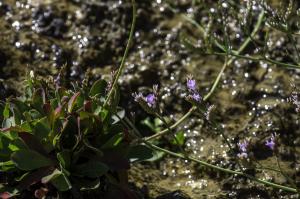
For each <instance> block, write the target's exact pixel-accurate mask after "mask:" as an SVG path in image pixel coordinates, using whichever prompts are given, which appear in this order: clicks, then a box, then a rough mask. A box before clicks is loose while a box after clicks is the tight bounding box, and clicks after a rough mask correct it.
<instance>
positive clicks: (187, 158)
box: [145, 142, 297, 193]
mask: <svg viewBox="0 0 300 199" xmlns="http://www.w3.org/2000/svg"><path fill="white" fill-rule="evenodd" d="M145 144H146V145H147V146H149V147H150V148H152V149H155V150H158V151H161V152H164V153H166V154H169V155H172V156H174V157H177V158H181V159H186V160H190V161H193V162H196V163H199V164H200V165H203V166H206V167H209V168H212V169H215V170H218V171H222V172H225V173H230V174H235V175H239V176H244V177H246V178H249V179H250V180H253V181H255V182H258V183H261V184H264V185H267V186H271V187H273V188H278V189H282V190H285V191H288V192H293V193H297V190H296V189H295V188H292V187H288V186H284V185H280V184H277V183H273V182H269V181H266V180H261V179H258V178H256V177H254V176H251V175H249V174H246V173H243V172H241V171H235V170H231V169H226V168H223V167H219V166H216V165H213V164H210V163H208V162H205V161H202V160H198V159H196V158H193V157H185V156H183V155H181V154H178V153H174V152H172V151H169V150H167V149H163V148H160V147H158V146H156V145H154V144H151V143H149V142H147V143H145Z"/></svg>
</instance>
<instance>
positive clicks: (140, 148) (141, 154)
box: [127, 145, 153, 162]
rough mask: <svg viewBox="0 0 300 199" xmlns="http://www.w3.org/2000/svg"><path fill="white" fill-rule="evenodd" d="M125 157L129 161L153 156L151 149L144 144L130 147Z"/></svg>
mask: <svg viewBox="0 0 300 199" xmlns="http://www.w3.org/2000/svg"><path fill="white" fill-rule="evenodd" d="M127 157H128V159H129V160H130V162H141V161H146V160H147V159H150V158H152V157H153V151H152V150H151V149H149V148H148V147H147V146H145V145H137V146H133V147H130V149H129V153H128V156H127Z"/></svg>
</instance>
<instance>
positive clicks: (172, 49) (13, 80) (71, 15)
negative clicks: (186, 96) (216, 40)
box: [0, 0, 300, 199]
mask: <svg viewBox="0 0 300 199" xmlns="http://www.w3.org/2000/svg"><path fill="white" fill-rule="evenodd" d="M191 5H192V4H191V1H188V0H180V1H176V2H173V3H171V4H167V3H166V2H164V1H160V0H156V1H154V0H139V1H138V2H137V7H138V18H137V26H136V31H135V35H134V42H133V45H132V48H131V49H130V53H129V57H128V59H127V62H126V66H127V68H126V70H125V74H124V75H123V76H122V78H121V80H120V85H121V90H122V91H124V92H122V101H121V105H122V106H123V107H126V109H127V112H128V113H129V112H135V115H136V118H138V121H142V120H143V119H144V118H146V117H147V115H146V114H145V112H143V111H142V110H141V109H140V108H139V107H138V106H137V105H136V104H135V103H134V102H133V99H132V97H131V93H133V92H135V91H138V90H139V91H147V90H149V88H151V87H152V85H153V84H158V85H159V87H160V91H161V99H162V102H161V106H162V108H163V111H164V114H165V115H166V116H169V117H171V118H172V120H173V121H176V120H177V119H178V118H180V116H181V115H182V114H183V113H184V112H185V111H187V110H188V108H189V107H190V105H189V104H188V103H187V102H185V100H183V98H182V93H184V92H185V90H186V88H185V81H186V76H187V74H193V75H194V77H195V79H196V80H197V81H198V84H199V87H200V89H199V90H200V92H201V94H202V95H204V94H205V93H207V92H208V91H209V88H210V87H211V85H212V83H213V81H214V79H215V77H216V76H217V74H218V72H219V70H220V69H221V67H222V64H223V58H222V57H217V56H203V55H199V54H198V53H196V52H190V51H188V50H187V49H186V48H185V47H184V46H183V45H182V43H181V41H180V36H181V35H182V34H189V35H193V36H194V37H196V38H197V37H200V36H199V34H200V33H199V32H198V31H197V30H196V29H195V27H194V26H193V25H191V24H190V23H189V22H188V21H187V20H186V18H184V17H183V16H182V14H185V15H191V16H192V14H194V16H195V20H197V21H199V22H201V23H204V24H205V23H206V22H207V17H206V14H207V12H208V11H207V8H204V7H203V6H196V7H191ZM170 6H172V7H173V8H175V9H176V11H177V12H178V13H177V14H174V13H173V12H172V10H171V9H170ZM214 6H215V4H213V3H211V7H212V8H214ZM130 23H131V4H130V2H129V1H125V0H102V1H93V0H90V1H84V0H60V1H58V0H52V1H50V0H45V1H39V0H4V1H0V30H1V31H0V40H1V46H0V80H1V81H0V97H1V99H2V100H3V99H5V98H6V97H8V96H9V95H12V94H18V93H21V92H22V85H23V82H22V81H23V80H24V79H25V77H26V74H27V73H28V72H29V71H30V70H34V71H35V72H36V73H37V74H38V75H41V76H44V77H45V78H53V76H55V74H57V72H58V71H59V70H60V69H61V68H62V67H63V66H65V68H66V72H65V73H64V75H65V78H66V79H69V80H75V81H81V80H82V79H83V78H84V76H85V73H86V71H89V74H91V78H92V79H96V78H99V77H104V78H108V77H109V74H110V72H111V71H112V70H116V69H117V66H118V64H119V62H120V58H121V56H122V54H123V51H124V48H125V45H126V41H127V37H128V34H129V28H130ZM232 23H233V24H234V23H235V22H234V21H233V22H232ZM237 31H239V30H237ZM240 31H241V30H240ZM234 37H235V35H233V38H234ZM260 38H261V37H260V35H258V38H257V39H260ZM270 38H271V41H273V43H271V44H270V46H269V47H270V52H271V53H272V54H271V56H273V57H276V58H279V59H280V58H281V59H283V60H287V59H288V57H286V56H285V54H282V52H283V51H284V50H283V47H287V48H291V47H290V43H289V41H288V39H287V38H286V37H284V35H283V34H282V33H280V32H277V31H273V32H271V33H270ZM243 39H244V38H243V37H238V38H235V40H234V41H236V43H237V44H238V43H239V42H240V40H241V41H242V40H243ZM251 48H253V46H250V47H249V49H246V51H247V52H248V51H249V52H250V50H251ZM299 75H300V73H299V70H289V69H285V68H281V67H276V66H274V65H272V64H267V63H264V62H259V63H254V62H249V61H241V60H239V61H234V62H233V64H231V65H230V67H228V68H227V70H226V71H225V74H224V75H223V76H222V79H221V82H220V86H219V87H218V88H217V90H216V92H215V94H214V95H213V96H212V97H211V98H210V100H209V104H213V105H214V106H215V107H216V108H215V109H214V110H213V111H212V113H211V117H212V118H213V119H214V120H216V121H218V123H220V124H221V125H222V127H223V129H224V131H225V134H226V135H227V136H228V137H229V138H230V142H231V143H232V144H233V145H236V143H237V142H238V141H239V140H240V139H245V138H251V146H252V148H251V151H252V153H253V156H254V157H255V158H256V159H257V160H258V161H259V162H260V163H262V164H264V165H265V166H273V167H274V165H276V159H275V158H274V156H273V155H272V153H271V152H270V151H268V149H267V148H265V147H264V140H265V139H266V138H268V137H270V135H271V134H272V133H276V134H277V135H278V145H279V147H278V150H279V153H278V155H279V157H278V158H279V160H280V162H281V166H282V168H284V170H285V171H287V173H288V175H290V176H291V177H292V178H293V179H295V180H297V183H298V186H299V183H300V163H299V159H300V157H299V154H300V137H299V134H300V131H299V117H298V114H297V113H296V111H295V109H294V107H293V105H291V103H289V102H287V99H288V98H289V97H290V95H291V92H292V91H293V87H292V86H291V83H293V84H295V85H296V87H297V86H299V84H300V81H299V78H300V76H299ZM151 119H153V118H151ZM138 125H139V126H142V125H141V124H138ZM142 128H143V129H144V131H143V132H144V133H145V135H149V134H151V131H150V129H147V128H146V127H145V126H144V127H142ZM177 130H184V132H185V136H186V142H185V145H184V148H185V150H186V151H188V152H189V153H190V154H191V155H194V156H195V157H198V158H200V159H204V160H207V161H209V162H211V163H214V164H217V165H219V166H223V167H229V168H237V165H236V164H234V163H233V158H234V157H235V155H234V154H228V153H227V151H228V147H227V146H226V144H224V142H223V140H222V138H221V137H220V136H219V135H218V134H217V133H216V132H215V130H214V129H213V128H211V127H210V125H208V123H207V122H205V120H204V119H203V118H200V117H198V116H197V115H193V116H192V117H191V118H190V119H188V120H187V121H186V122H185V123H183V124H182V125H180V126H179V127H178V129H177ZM167 140H168V137H165V138H164V139H162V141H161V142H162V144H164V145H165V146H166V147H169V148H171V149H172V150H178V149H177V148H176V147H174V146H171V145H170V144H168V142H167ZM257 176H260V177H261V178H263V179H269V180H275V181H276V182H279V183H282V184H287V183H288V182H287V181H286V180H285V178H283V177H281V176H279V175H277V174H275V173H272V172H269V171H268V172H260V173H257ZM130 181H131V182H132V183H133V184H134V186H135V187H137V188H138V189H139V190H140V192H142V193H143V194H144V195H145V197H150V198H156V197H157V198H160V199H162V198H296V195H292V194H289V193H286V192H284V191H280V190H275V189H272V188H267V187H265V186H262V185H259V184H255V183H253V182H251V181H249V180H247V179H244V178H240V177H236V176H232V175H228V174H224V173H218V172H216V171H213V170H210V169H207V168H203V167H200V166H199V165H197V164H194V163H191V162H189V161H184V160H179V159H176V158H172V157H168V156H165V157H164V158H162V159H161V160H160V161H158V162H155V163H142V164H137V165H133V167H132V169H131V171H130ZM178 190H179V191H178ZM174 191H175V192H174Z"/></svg>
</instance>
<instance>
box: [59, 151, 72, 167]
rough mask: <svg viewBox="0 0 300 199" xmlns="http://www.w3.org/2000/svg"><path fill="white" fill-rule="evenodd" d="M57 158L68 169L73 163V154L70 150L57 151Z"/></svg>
mask: <svg viewBox="0 0 300 199" xmlns="http://www.w3.org/2000/svg"><path fill="white" fill-rule="evenodd" d="M57 159H58V160H59V162H60V164H61V165H62V167H63V168H65V169H68V168H70V165H71V154H70V151H69V150H64V151H62V152H59V153H57Z"/></svg>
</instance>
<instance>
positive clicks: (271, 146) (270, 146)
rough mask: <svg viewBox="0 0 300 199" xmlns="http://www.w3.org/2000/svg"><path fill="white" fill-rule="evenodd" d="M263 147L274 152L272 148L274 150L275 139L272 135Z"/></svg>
mask: <svg viewBox="0 0 300 199" xmlns="http://www.w3.org/2000/svg"><path fill="white" fill-rule="evenodd" d="M265 145H266V146H267V147H269V148H270V149H271V150H274V148H275V138H274V136H273V135H272V137H271V138H270V139H269V140H267V141H266V143H265Z"/></svg>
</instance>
